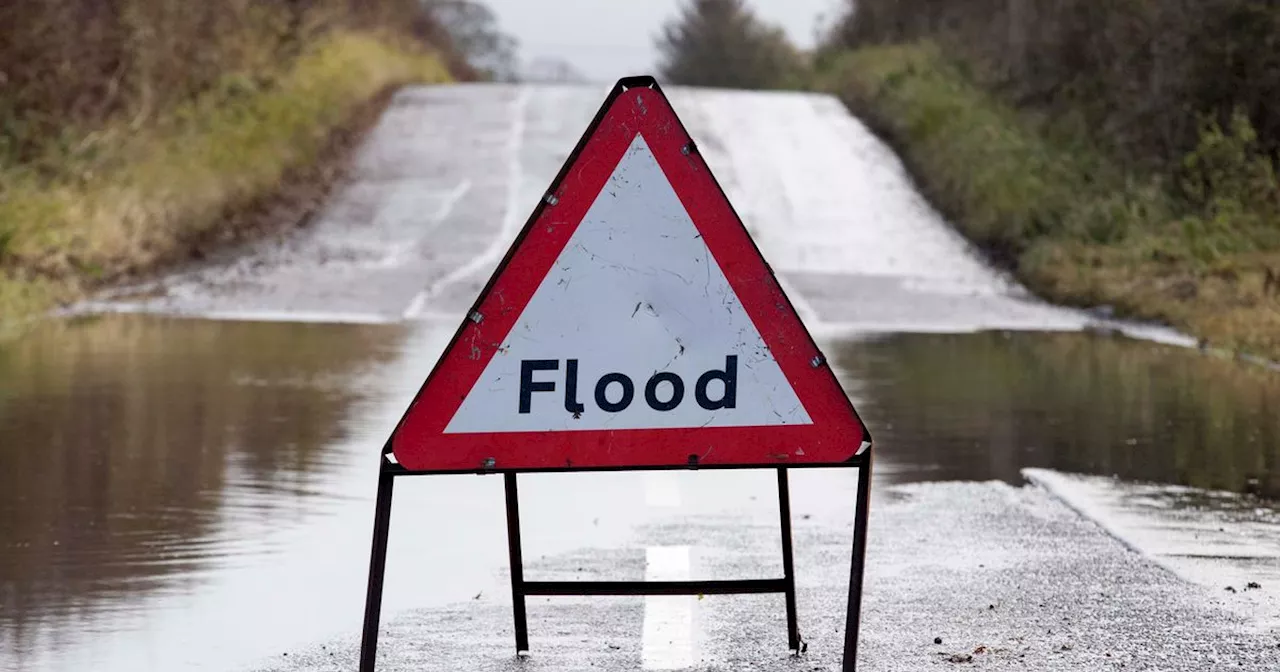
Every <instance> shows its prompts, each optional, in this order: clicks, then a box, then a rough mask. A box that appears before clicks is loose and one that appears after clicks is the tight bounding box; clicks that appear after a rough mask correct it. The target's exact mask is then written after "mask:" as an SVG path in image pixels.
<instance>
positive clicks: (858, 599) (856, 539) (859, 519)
mask: <svg viewBox="0 0 1280 672" xmlns="http://www.w3.org/2000/svg"><path fill="white" fill-rule="evenodd" d="M870 504H871V455H870V454H868V455H867V463H866V465H864V466H862V467H859V468H858V511H857V513H856V514H855V516H854V523H853V563H852V565H851V567H850V569H849V611H848V615H847V616H846V617H845V625H844V666H843V668H842V669H843V670H844V672H855V670H856V669H857V668H858V622H859V619H860V618H861V616H862V568H863V562H864V561H865V560H866V556H867V514H868V510H869V508H870Z"/></svg>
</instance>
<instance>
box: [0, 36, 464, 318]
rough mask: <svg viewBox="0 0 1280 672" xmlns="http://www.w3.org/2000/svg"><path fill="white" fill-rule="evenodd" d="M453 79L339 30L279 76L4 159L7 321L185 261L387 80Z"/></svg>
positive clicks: (2, 311)
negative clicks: (27, 159) (18, 160)
mask: <svg viewBox="0 0 1280 672" xmlns="http://www.w3.org/2000/svg"><path fill="white" fill-rule="evenodd" d="M448 79H449V73H448V72H447V71H446V69H445V67H444V65H443V64H442V61H441V60H440V59H438V58H437V57H436V56H435V55H433V54H431V53H428V52H426V51H423V50H421V49H420V48H417V47H413V46H407V45H404V44H402V43H400V42H398V41H396V40H395V39H393V38H389V37H385V36H379V35H372V34H355V33H335V34H331V35H329V36H327V37H324V38H322V39H321V40H319V41H318V42H317V43H315V44H313V45H312V46H311V47H310V48H309V49H307V50H306V51H304V53H302V54H301V55H300V56H299V58H298V59H297V60H296V61H295V62H293V63H292V64H290V66H289V67H287V68H284V69H281V70H280V71H279V72H271V73H252V74H244V73H228V74H227V75H226V76H225V77H224V78H223V80H222V81H221V82H220V84H219V86H217V87H215V88H214V89H213V90H211V91H209V92H207V93H206V94H204V95H202V96H201V97H200V98H198V99H196V100H193V101H190V102H189V103H187V104H185V105H182V106H180V107H178V108H177V109H172V110H168V111H167V112H165V113H164V114H162V115H158V116H155V117H154V118H148V119H122V120H118V121H117V122H116V123H115V124H113V125H111V126H109V127H107V128H101V129H94V130H93V131H92V132H84V133H79V134H76V136H77V138H78V139H77V141H76V142H74V143H61V144H62V147H61V148H60V149H59V151H57V152H51V153H50V156H49V157H48V158H46V159H44V160H41V161H37V162H32V164H31V165H9V166H6V167H3V168H0V318H5V319H13V318H20V317H22V316H24V315H29V314H31V313H32V312H33V311H39V310H41V309H43V308H45V307H47V306H49V305H51V303H53V302H55V301H58V300H65V299H68V298H72V297H74V296H76V295H78V294H79V293H80V292H82V291H83V290H84V289H85V288H87V287H92V286H94V285H95V284H98V283H100V282H102V281H103V280H106V279H110V278H112V277H117V276H119V275H120V274H122V273H127V272H132V271H138V270H145V269H147V268H150V267H151V266H153V265H154V264H156V263H158V262H160V261H163V260H165V259H169V258H173V257H174V256H175V255H178V254H180V253H181V251H182V248H183V246H184V245H186V244H189V241H191V240H193V239H194V238H195V237H197V236H199V235H201V234H203V233H207V232H209V231H210V230H212V229H214V228H216V227H218V226H219V225H221V224H222V223H223V222H224V221H225V218H226V216H227V215H228V214H229V213H233V212H235V211H236V210H237V208H240V207H244V206H246V205H248V204H251V203H253V202H254V201H255V200H256V199H259V198H262V197H264V196H266V195H269V194H271V193H272V192H273V191H274V190H276V189H277V188H278V186H279V185H280V183H281V180H282V179H283V178H284V177H285V176H286V175H287V174H289V173H290V171H294V170H299V169H304V168H306V167H307V166H309V165H310V164H312V163H313V162H314V161H316V159H317V156H318V154H319V152H320V151H321V150H322V149H323V148H324V146H325V144H326V142H327V141H328V139H329V138H330V135H331V134H332V133H333V132H334V130H335V129H338V128H340V127H341V126H342V125H343V124H344V123H346V122H347V121H349V120H350V119H351V118H352V116H353V115H354V114H355V113H356V112H357V111H358V110H359V109H361V107H362V106H364V105H366V104H368V103H369V102H370V101H371V100H373V99H374V98H375V97H376V96H378V95H379V94H380V93H382V92H383V91H385V90H387V89H388V88H389V87H394V86H397V85H400V84H404V83H409V82H442V81H447V80H448Z"/></svg>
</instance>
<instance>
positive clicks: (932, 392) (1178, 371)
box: [831, 332, 1280, 499]
mask: <svg viewBox="0 0 1280 672" xmlns="http://www.w3.org/2000/svg"><path fill="white" fill-rule="evenodd" d="M831 355H832V357H833V359H834V360H835V361H836V364H837V366H838V367H839V370H840V371H842V373H843V374H844V376H845V377H846V381H847V385H848V388H849V390H850V392H851V394H852V397H853V400H854V403H855V405H856V406H857V408H858V409H859V411H860V412H861V413H862V414H863V416H864V418H866V421H867V422H868V423H869V424H870V423H873V422H874V424H870V426H873V427H875V428H876V430H877V431H876V433H875V438H876V444H877V447H878V448H881V449H882V453H881V454H882V455H884V456H885V458H886V460H887V461H891V463H892V466H890V467H889V469H891V470H892V473H891V474H890V475H886V477H888V478H893V479H901V480H904V481H917V480H987V479H999V480H1003V481H1006V482H1009V483H1021V482H1022V480H1023V479H1022V474H1021V471H1022V470H1023V469H1025V468H1027V467H1044V468H1050V469H1056V470H1060V471H1069V472H1079V473H1085V474H1100V475H1104V476H1118V477H1120V478H1122V479H1127V480H1136V481H1154V482H1158V483H1169V484H1176V485H1187V486H1193V487H1197V488H1204V489H1213V490H1229V491H1235V492H1242V493H1250V494H1258V495H1263V496H1265V497H1269V498H1273V499H1280V413H1277V412H1276V409H1280V376H1277V375H1276V374H1275V373H1273V372H1271V371H1268V370H1266V369H1263V368H1261V367H1258V366H1256V365H1253V364H1249V363H1243V362H1236V361H1232V360H1225V359H1220V358H1216V357H1211V356H1206V355H1202V354H1200V353H1199V352H1196V351H1194V350H1188V349H1185V348H1179V347H1173V346H1168V345H1163V344H1159V343H1150V342H1146V341H1138V340H1133V339H1129V338H1124V337H1114V336H1108V335H1095V334H1090V333H1034V332H990V333H982V334H892V335H881V336H875V337H868V338H865V339H862V340H856V341H850V342H847V343H845V344H842V345H841V346H839V347H838V348H837V349H836V350H835V351H834V352H831Z"/></svg>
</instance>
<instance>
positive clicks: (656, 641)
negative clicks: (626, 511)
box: [640, 546, 696, 670]
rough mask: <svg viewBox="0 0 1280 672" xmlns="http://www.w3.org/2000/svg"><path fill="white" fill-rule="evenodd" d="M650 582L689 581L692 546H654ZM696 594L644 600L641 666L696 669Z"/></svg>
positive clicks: (648, 556) (648, 563)
mask: <svg viewBox="0 0 1280 672" xmlns="http://www.w3.org/2000/svg"><path fill="white" fill-rule="evenodd" d="M645 560H646V565H645V572H644V574H645V576H644V578H645V580H646V581H688V580H689V547H688V546H651V547H650V548H649V549H648V550H647V552H646V554H645ZM695 606H696V598H695V597H694V596H692V595H650V596H648V597H646V598H645V600H644V638H643V640H642V646H641V653H640V658H641V665H642V667H643V668H644V669H646V670H681V669H685V668H689V667H692V666H693V663H694V655H693V610H694V607H695Z"/></svg>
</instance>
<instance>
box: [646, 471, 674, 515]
mask: <svg viewBox="0 0 1280 672" xmlns="http://www.w3.org/2000/svg"><path fill="white" fill-rule="evenodd" d="M644 503H645V504H646V505H648V506H651V507H654V508H668V509H674V508H678V507H679V506H680V504H681V502H680V483H679V481H677V480H676V475H675V474H673V473H671V472H669V471H646V472H644Z"/></svg>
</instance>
